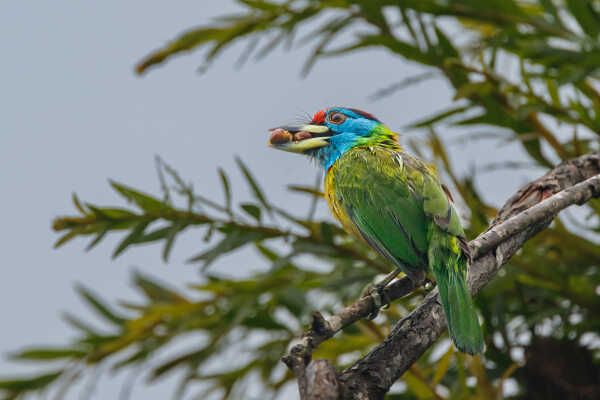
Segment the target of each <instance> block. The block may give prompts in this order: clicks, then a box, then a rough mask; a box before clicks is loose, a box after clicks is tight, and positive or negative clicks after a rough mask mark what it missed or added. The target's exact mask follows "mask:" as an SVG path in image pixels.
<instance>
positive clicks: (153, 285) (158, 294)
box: [133, 272, 188, 303]
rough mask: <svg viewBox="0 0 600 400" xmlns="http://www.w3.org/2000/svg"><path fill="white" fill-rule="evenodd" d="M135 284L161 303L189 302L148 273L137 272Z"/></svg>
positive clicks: (134, 279)
mask: <svg viewBox="0 0 600 400" xmlns="http://www.w3.org/2000/svg"><path fill="white" fill-rule="evenodd" d="M133 282H134V284H135V286H137V287H138V288H139V289H141V290H142V291H143V292H144V294H145V295H146V297H147V298H148V299H150V300H152V301H153V302H160V303H188V300H187V299H186V298H185V297H184V296H182V295H180V294H179V293H177V292H176V291H175V290H171V289H169V288H167V287H166V286H164V285H162V284H160V283H158V281H156V280H154V279H152V278H150V277H149V276H147V275H144V274H141V273H139V272H136V273H135V274H134V276H133Z"/></svg>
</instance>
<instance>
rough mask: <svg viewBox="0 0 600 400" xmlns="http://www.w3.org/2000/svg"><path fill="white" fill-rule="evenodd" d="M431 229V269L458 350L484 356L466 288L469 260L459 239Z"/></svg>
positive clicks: (479, 332) (473, 310) (471, 303)
mask: <svg viewBox="0 0 600 400" xmlns="http://www.w3.org/2000/svg"><path fill="white" fill-rule="evenodd" d="M429 229H430V230H429V238H430V246H429V267H430V270H431V272H432V273H433V275H434V276H435V280H436V282H437V286H438V290H439V293H440V298H441V299H442V306H443V307H444V312H445V313H446V319H447V320H448V330H449V331H450V336H451V337H452V340H453V341H454V344H455V345H456V347H457V348H458V349H459V350H461V351H463V352H466V353H470V354H476V353H481V352H482V351H483V334H482V332H481V327H480V326H479V320H478V319H477V313H476V312H475V307H474V305H473V300H472V299H471V295H470V293H469V292H468V288H467V284H466V281H467V263H468V259H467V257H466V256H465V255H464V254H461V252H460V249H459V247H458V244H457V240H456V237H453V236H452V235H450V234H448V233H447V232H444V231H443V230H441V229H440V228H439V227H438V226H437V225H436V224H431V225H430V228H429Z"/></svg>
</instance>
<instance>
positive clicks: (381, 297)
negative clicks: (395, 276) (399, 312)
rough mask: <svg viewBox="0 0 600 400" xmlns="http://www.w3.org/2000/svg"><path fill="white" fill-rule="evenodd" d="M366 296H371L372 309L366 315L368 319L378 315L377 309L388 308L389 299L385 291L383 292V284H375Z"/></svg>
mask: <svg viewBox="0 0 600 400" xmlns="http://www.w3.org/2000/svg"><path fill="white" fill-rule="evenodd" d="M367 296H371V297H372V298H373V306H374V307H373V308H374V309H373V311H372V312H371V313H370V314H369V315H367V319H368V320H374V319H375V318H377V316H378V315H379V310H387V309H388V308H390V303H391V300H390V298H389V296H388V295H387V293H386V292H385V286H383V285H379V284H378V285H375V286H374V287H373V288H372V289H371V290H369V292H368V293H367Z"/></svg>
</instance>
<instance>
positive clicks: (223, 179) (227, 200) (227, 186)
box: [218, 168, 231, 212]
mask: <svg viewBox="0 0 600 400" xmlns="http://www.w3.org/2000/svg"><path fill="white" fill-rule="evenodd" d="M218 172H219V177H220V178H221V184H222V185H223V192H224V193H225V209H227V210H228V211H229V212H231V185H230V184H229V178H228V177H227V174H226V173H225V171H224V170H223V168H219V169H218Z"/></svg>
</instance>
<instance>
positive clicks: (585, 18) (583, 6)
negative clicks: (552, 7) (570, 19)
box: [566, 0, 600, 38]
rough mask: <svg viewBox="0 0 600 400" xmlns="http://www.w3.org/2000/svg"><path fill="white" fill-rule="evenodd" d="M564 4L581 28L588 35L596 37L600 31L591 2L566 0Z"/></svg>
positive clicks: (596, 15) (599, 22)
mask: <svg viewBox="0 0 600 400" xmlns="http://www.w3.org/2000/svg"><path fill="white" fill-rule="evenodd" d="M566 4H567V6H568V8H569V11H570V12H571V14H573V16H574V17H575V19H576V20H577V22H578V23H579V26H581V29H582V30H583V31H584V32H585V33H586V34H587V35H588V36H592V37H593V38H597V37H598V33H600V18H598V14H597V13H596V11H595V10H594V6H593V4H592V2H591V1H589V0H566Z"/></svg>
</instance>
